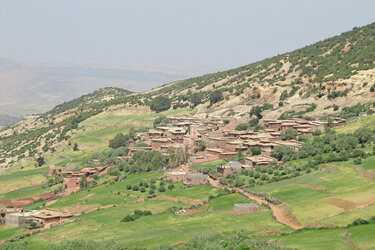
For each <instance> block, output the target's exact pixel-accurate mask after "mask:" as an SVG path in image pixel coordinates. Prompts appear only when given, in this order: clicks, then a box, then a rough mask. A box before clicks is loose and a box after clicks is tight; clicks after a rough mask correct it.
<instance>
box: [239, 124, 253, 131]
mask: <svg viewBox="0 0 375 250" xmlns="http://www.w3.org/2000/svg"><path fill="white" fill-rule="evenodd" d="M249 128H250V125H249V124H248V123H239V124H237V126H236V127H235V130H238V131H245V130H248V129H249Z"/></svg>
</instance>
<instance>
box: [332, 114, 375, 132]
mask: <svg viewBox="0 0 375 250" xmlns="http://www.w3.org/2000/svg"><path fill="white" fill-rule="evenodd" d="M359 128H369V129H375V115H369V116H364V117H360V118H358V120H356V121H353V122H350V123H348V124H346V125H345V126H342V127H338V128H336V129H335V130H336V132H337V133H353V132H354V131H355V130H357V129H359Z"/></svg>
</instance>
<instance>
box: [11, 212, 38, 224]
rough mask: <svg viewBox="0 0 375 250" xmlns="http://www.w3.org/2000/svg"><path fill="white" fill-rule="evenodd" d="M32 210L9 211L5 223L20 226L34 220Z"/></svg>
mask: <svg viewBox="0 0 375 250" xmlns="http://www.w3.org/2000/svg"><path fill="white" fill-rule="evenodd" d="M32 215H33V214H32V212H26V213H22V212H21V213H9V214H6V215H5V225H7V226H12V227H20V226H24V225H26V224H29V223H31V222H32V220H33V217H32Z"/></svg>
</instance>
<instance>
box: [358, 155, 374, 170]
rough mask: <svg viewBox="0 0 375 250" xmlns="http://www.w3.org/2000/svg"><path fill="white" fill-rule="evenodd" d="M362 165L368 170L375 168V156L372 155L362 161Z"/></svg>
mask: <svg viewBox="0 0 375 250" xmlns="http://www.w3.org/2000/svg"><path fill="white" fill-rule="evenodd" d="M361 167H362V168H363V169H366V170H373V169H375V156H370V157H367V158H366V159H364V160H363V161H362V163H361Z"/></svg>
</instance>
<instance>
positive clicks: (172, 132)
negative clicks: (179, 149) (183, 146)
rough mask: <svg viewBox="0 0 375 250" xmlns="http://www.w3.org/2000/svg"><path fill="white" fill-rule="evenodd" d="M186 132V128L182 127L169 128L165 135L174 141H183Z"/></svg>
mask: <svg viewBox="0 0 375 250" xmlns="http://www.w3.org/2000/svg"><path fill="white" fill-rule="evenodd" d="M185 134H186V129H184V128H178V127H176V128H170V129H169V130H168V131H167V137H168V138H170V139H172V141H173V142H175V143H183V142H184V135H185Z"/></svg>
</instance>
